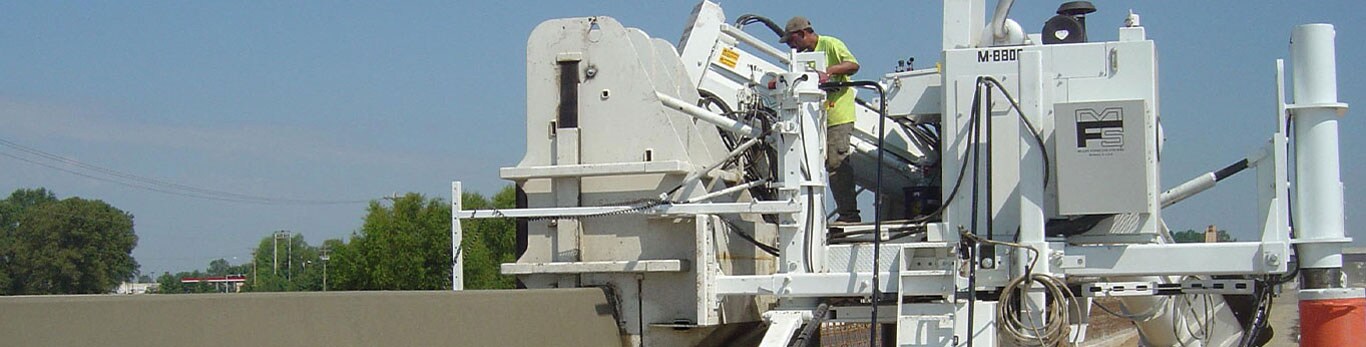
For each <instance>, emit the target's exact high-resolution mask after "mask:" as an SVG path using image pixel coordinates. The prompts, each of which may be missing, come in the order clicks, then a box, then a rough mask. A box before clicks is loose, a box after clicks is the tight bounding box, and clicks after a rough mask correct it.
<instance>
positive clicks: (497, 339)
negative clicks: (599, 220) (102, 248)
mask: <svg viewBox="0 0 1366 347" xmlns="http://www.w3.org/2000/svg"><path fill="white" fill-rule="evenodd" d="M612 311H613V308H612V307H611V305H609V304H608V302H607V300H606V298H605V296H604V295H603V293H602V291H600V290H597V289H549V290H496V291H492V290H491V291H464V292H452V291H440V292H430V291H428V292H327V293H316V292H315V293H243V294H186V295H164V294H163V295H128V296H106V295H101V296H93V295H92V296H21V297H0V336H2V337H3V338H0V339H3V341H4V342H3V343H0V344H3V345H5V346H235V347H240V346H619V345H620V343H621V342H620V341H621V340H620V339H619V337H618V336H619V332H618V329H617V325H616V322H615V321H614V319H613V317H612Z"/></svg>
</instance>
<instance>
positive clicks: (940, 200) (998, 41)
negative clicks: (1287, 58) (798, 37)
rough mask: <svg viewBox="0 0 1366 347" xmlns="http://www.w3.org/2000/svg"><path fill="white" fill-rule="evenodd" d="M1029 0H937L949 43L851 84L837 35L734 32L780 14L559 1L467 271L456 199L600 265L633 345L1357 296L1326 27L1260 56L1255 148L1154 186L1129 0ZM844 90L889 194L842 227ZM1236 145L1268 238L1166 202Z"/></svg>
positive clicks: (599, 275) (1195, 336) (1030, 338)
mask: <svg viewBox="0 0 1366 347" xmlns="http://www.w3.org/2000/svg"><path fill="white" fill-rule="evenodd" d="M1011 3H1012V1H1000V2H999V3H997V4H996V6H995V8H994V12H993V11H988V7H987V5H986V4H985V2H984V1H982V0H946V1H944V15H943V18H944V20H943V35H944V38H943V49H942V55H941V56H940V57H938V58H939V63H938V64H935V65H933V66H930V67H928V68H924V69H913V68H905V69H898V70H899V71H895V72H892V73H888V74H885V75H883V76H882V77H881V78H880V79H878V80H875V81H856V82H851V83H847V84H844V85H830V84H827V85H822V84H820V83H819V82H818V81H817V79H818V78H817V75H816V73H815V71H823V70H824V68H825V67H824V66H823V65H824V61H825V58H824V56H823V55H822V54H821V53H799V52H795V51H790V50H787V49H783V48H779V47H774V46H772V45H771V44H770V42H776V41H777V40H776V37H771V35H770V34H769V33H768V32H767V31H766V30H763V29H758V30H752V31H756V32H763V35H758V36H763V37H765V38H763V39H761V38H758V37H756V35H757V34H752V33H750V32H746V31H743V30H741V28H742V27H743V26H744V25H745V24H752V23H765V24H767V25H766V26H767V27H769V28H771V29H772V30H773V31H775V32H777V33H778V34H779V35H781V34H782V33H781V30H780V29H777V26H776V25H773V24H772V21H771V20H768V19H766V18H763V17H760V16H754V15H745V16H741V17H739V18H738V19H737V20H735V21H734V24H732V22H729V21H728V20H727V18H726V17H725V15H724V14H723V13H722V11H721V8H720V6H719V5H717V4H715V3H713V2H710V1H703V2H701V3H700V4H699V5H698V6H697V7H696V9H695V10H694V11H693V13H692V17H691V21H690V24H689V25H688V26H687V28H686V30H685V32H684V33H683V37H682V39H681V40H680V41H679V43H678V45H677V46H675V45H674V44H672V43H671V42H668V41H665V40H662V39H658V38H653V37H650V36H649V35H648V34H646V33H645V32H643V31H641V30H639V29H634V28H628V27H625V26H623V25H622V24H621V23H619V22H618V21H617V20H616V19H613V18H608V17H586V18H566V19H555V20H549V21H546V22H544V23H542V24H540V25H539V26H538V27H536V29H535V30H534V31H533V32H532V33H531V36H530V38H529V39H528V40H527V64H526V69H527V74H526V75H527V109H526V111H527V124H526V141H527V146H526V148H527V153H526V156H525V157H523V159H522V161H521V162H520V163H519V164H518V165H517V166H516V167H509V168H504V169H502V170H501V172H500V174H501V176H502V178H504V179H506V180H510V181H513V182H515V183H516V186H517V191H518V208H516V209H503V210H464V209H462V208H461V206H460V205H459V202H460V198H459V197H460V184H459V183H458V182H457V183H455V184H453V191H452V193H453V194H454V196H453V199H452V201H454V202H455V205H454V206H453V209H454V218H455V220H454V222H455V223H454V227H453V230H452V233H453V236H454V245H455V249H454V251H455V252H454V254H455V255H456V261H455V269H454V270H455V271H453V273H454V274H455V277H456V278H454V281H455V286H456V288H457V289H459V288H460V287H461V279H460V278H459V276H460V274H461V266H462V264H461V259H460V254H461V252H460V249H459V243H460V242H461V223H460V222H461V220H465V219H470V218H516V219H517V221H518V243H519V244H518V252H519V254H518V259H517V262H515V263H509V264H503V265H502V268H501V270H502V272H503V273H504V274H509V275H516V276H517V279H518V282H519V284H520V285H522V286H525V287H527V288H572V287H596V288H602V289H603V290H604V291H605V292H606V293H607V295H608V297H609V298H610V299H611V300H610V301H611V302H612V303H613V307H611V308H610V311H611V314H612V315H613V316H614V317H615V318H616V320H617V322H618V325H619V328H620V333H621V341H622V345H623V346H685V345H698V344H706V345H729V344H731V343H739V342H738V341H740V340H742V339H743V337H744V336H745V335H747V334H748V335H749V336H751V337H752V338H753V340H756V341H758V343H759V344H761V345H763V346H789V345H802V344H803V343H810V342H811V341H815V340H816V339H818V337H817V336H815V335H816V334H815V333H814V332H815V331H816V330H817V329H815V328H816V327H817V326H819V325H820V324H821V323H826V322H848V323H875V324H873V325H872V327H873V328H875V329H876V330H874V332H873V333H871V334H870V338H871V339H876V340H880V341H881V343H883V345H893V346H974V345H980V346H997V345H1007V346H1015V345H1026V346H1034V345H1047V346H1056V345H1069V344H1072V343H1075V342H1077V341H1082V340H1084V339H1085V338H1086V331H1087V327H1088V324H1087V323H1088V318H1087V317H1088V316H1089V314H1090V312H1091V311H1092V310H1094V309H1101V310H1107V311H1111V313H1112V314H1114V315H1118V316H1122V317H1125V318H1126V319H1131V320H1133V321H1134V322H1135V324H1136V326H1138V327H1139V330H1140V332H1141V335H1142V339H1143V341H1144V343H1145V344H1148V345H1154V346H1177V345H1183V346H1232V345H1245V344H1256V343H1257V342H1258V341H1262V340H1264V339H1265V338H1266V335H1267V334H1265V333H1263V332H1264V331H1265V329H1264V327H1265V326H1266V325H1267V310H1268V309H1269V307H1267V306H1268V304H1267V303H1268V302H1269V297H1270V296H1271V295H1272V293H1273V291H1274V289H1275V288H1277V287H1278V286H1279V285H1280V284H1281V283H1284V282H1285V281H1286V280H1288V279H1292V278H1295V277H1298V278H1300V281H1301V286H1302V288H1303V290H1305V291H1311V292H1315V293H1319V292H1327V293H1330V296H1331V295H1333V294H1331V293H1338V292H1342V293H1345V294H1342V295H1347V296H1353V295H1356V296H1359V295H1360V290H1352V289H1343V288H1341V287H1342V283H1341V281H1340V279H1339V278H1340V277H1339V276H1340V274H1341V266H1342V265H1341V245H1342V244H1343V243H1345V242H1348V241H1349V239H1347V238H1345V236H1344V229H1343V207H1342V194H1343V193H1342V185H1341V183H1340V182H1341V180H1340V179H1339V172H1338V142H1337V128H1336V126H1337V125H1336V122H1337V120H1338V119H1339V118H1340V117H1341V116H1342V115H1343V114H1344V113H1345V110H1346V105H1345V104H1342V103H1339V102H1338V101H1337V93H1336V80H1335V79H1336V77H1335V75H1336V71H1335V62H1334V58H1333V56H1334V31H1333V28H1332V26H1330V25H1325V24H1311V25H1304V26H1300V27H1297V28H1296V29H1295V30H1294V32H1293V33H1292V43H1291V47H1290V50H1291V56H1292V60H1291V61H1292V66H1293V69H1294V72H1295V73H1294V81H1293V90H1294V101H1293V103H1291V102H1287V101H1286V98H1285V92H1284V91H1283V90H1284V88H1283V87H1282V86H1283V85H1284V84H1285V83H1284V81H1283V77H1282V76H1283V75H1284V73H1283V71H1282V70H1283V68H1282V63H1281V62H1280V61H1277V62H1276V64H1275V65H1274V67H1275V69H1274V70H1272V69H1270V68H1268V73H1269V74H1270V73H1274V74H1275V76H1276V81H1277V84H1276V86H1275V87H1276V90H1277V102H1276V103H1275V105H1276V108H1275V109H1271V108H1268V109H1267V110H1266V114H1265V118H1264V120H1265V121H1266V122H1268V124H1270V123H1273V122H1274V124H1276V129H1277V130H1276V131H1275V132H1274V133H1272V134H1270V135H1269V136H1268V139H1267V141H1266V144H1265V146H1264V147H1262V148H1258V149H1255V150H1252V151H1251V154H1249V155H1248V156H1247V157H1246V158H1241V159H1240V160H1237V161H1236V162H1235V163H1234V164H1232V165H1229V166H1227V167H1225V168H1223V169H1220V170H1217V171H1213V172H1210V173H1208V174H1205V175H1202V176H1200V177H1197V178H1195V179H1193V180H1190V181H1187V182H1185V183H1181V184H1179V185H1176V186H1175V187H1174V188H1171V189H1169V190H1166V191H1163V190H1162V189H1161V187H1162V185H1161V178H1160V175H1159V172H1160V171H1159V165H1161V161H1160V154H1161V151H1163V150H1164V149H1163V146H1162V142H1163V140H1162V139H1163V137H1162V123H1161V113H1160V112H1159V110H1160V108H1159V103H1158V101H1159V98H1158V91H1157V76H1158V74H1157V64H1156V53H1155V43H1154V42H1153V41H1151V40H1149V39H1148V38H1147V37H1146V35H1145V31H1144V27H1143V26H1141V24H1140V22H1139V18H1138V16H1136V15H1132V14H1131V15H1130V16H1129V19H1128V20H1127V21H1126V22H1125V23H1124V24H1123V25H1122V26H1120V27H1119V28H1118V30H1119V35H1118V38H1119V39H1118V40H1117V41H1110V42H1091V41H1088V40H1087V39H1086V34H1085V33H1086V23H1085V15H1086V14H1087V13H1090V12H1093V11H1095V8H1094V7H1092V6H1091V4H1090V3H1087V2H1069V3H1065V4H1063V6H1062V7H1060V8H1059V10H1058V16H1056V17H1054V18H1053V19H1051V20H1049V21H1048V23H1046V25H1045V26H1044V30H1043V32H1041V33H1025V32H1024V31H1023V29H1021V25H1020V24H1019V23H1016V22H1015V21H1013V20H1011V19H1009V18H1007V16H1006V14H1007V13H1008V12H1009V9H1010V7H1011V5H1012V4H1011ZM989 12H991V16H990V17H989V16H988V13H989ZM1116 24H1118V23H1116ZM1093 26H1095V24H1094V23H1093ZM1268 67H1271V65H1270V64H1268ZM864 70H867V69H864ZM833 87H845V88H859V89H860V90H864V92H863V93H861V95H863V97H864V98H866V99H867V101H866V102H865V101H860V105H859V107H858V120H857V122H856V128H857V130H856V132H855V134H854V136H853V139H852V141H851V142H852V144H851V146H852V147H853V149H854V154H853V155H852V156H851V159H850V160H851V165H853V166H854V168H855V172H856V176H857V182H858V184H859V186H860V187H861V189H862V190H863V192H864V194H867V195H868V196H871V197H872V199H871V200H872V201H874V203H873V205H874V206H875V207H874V211H872V212H873V213H871V215H872V217H873V218H865V220H869V219H871V220H872V221H871V222H868V223H864V224H857V225H831V224H830V223H827V220H828V217H829V211H828V209H827V207H826V200H827V199H826V197H825V190H826V188H825V187H826V184H827V177H828V176H827V173H826V172H825V170H824V166H823V164H822V163H823V158H824V151H826V150H828V149H827V148H824V144H825V131H826V128H825V118H824V117H825V115H824V113H823V107H822V103H823V102H824V100H825V95H826V93H825V92H824V91H823V88H833ZM1289 148H1295V149H1296V151H1297V152H1296V154H1297V156H1296V162H1295V163H1293V164H1294V165H1290V164H1291V163H1287V160H1288V158H1289V157H1288V155H1287V151H1288V150H1289ZM1167 150H1180V149H1170V148H1168V149H1167ZM1230 159H1234V158H1230ZM1245 169H1251V170H1248V171H1251V173H1252V174H1254V175H1256V176H1257V179H1256V187H1255V189H1256V190H1257V192H1258V196H1259V199H1258V204H1257V216H1258V218H1259V219H1258V221H1259V223H1258V225H1260V226H1261V233H1260V234H1261V238H1260V239H1259V240H1253V241H1244V242H1223V243H1191V244H1175V243H1173V242H1172V239H1171V236H1170V234H1169V231H1168V230H1167V228H1166V226H1165V225H1164V223H1163V221H1162V211H1163V209H1164V208H1168V207H1171V206H1173V205H1174V204H1176V203H1178V202H1180V201H1181V200H1182V199H1185V198H1187V197H1189V196H1191V195H1194V194H1196V193H1199V192H1201V191H1203V190H1206V189H1208V188H1210V187H1212V186H1214V185H1215V183H1216V182H1217V181H1219V180H1222V179H1224V178H1225V177H1228V176H1230V175H1233V174H1236V173H1238V172H1240V171H1244V170H1245ZM1289 170H1296V177H1297V180H1296V181H1295V182H1293V183H1294V185H1293V187H1294V188H1295V189H1294V192H1296V193H1297V194H1296V195H1293V196H1294V199H1293V200H1292V198H1291V196H1292V195H1291V194H1292V190H1291V188H1292V185H1291V183H1292V182H1290V181H1289V179H1288V178H1287V177H1288V174H1287V173H1288V171H1289ZM1292 201H1293V203H1294V204H1293V205H1294V207H1295V213H1294V217H1295V218H1296V219H1295V220H1294V221H1293V223H1294V224H1293V225H1295V226H1296V227H1295V228H1294V230H1293V233H1292V229H1291V225H1292V220H1291V208H1290V206H1291V203H1292ZM1293 257H1297V261H1296V262H1293V263H1292V259H1295V258H1293ZM1297 275H1298V276H1297ZM1098 297H1115V298H1117V300H1116V301H1114V302H1117V303H1118V305H1114V304H1112V305H1105V306H1103V305H1098V304H1096V303H1095V301H1094V299H1095V298H1098ZM546 310H547V311H548V312H550V311H553V310H554V308H553V307H547V308H546ZM1306 329H1308V328H1306Z"/></svg>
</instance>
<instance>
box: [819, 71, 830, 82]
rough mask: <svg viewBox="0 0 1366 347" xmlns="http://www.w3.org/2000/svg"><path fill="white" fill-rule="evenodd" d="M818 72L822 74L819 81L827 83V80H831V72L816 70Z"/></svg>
mask: <svg viewBox="0 0 1366 347" xmlns="http://www.w3.org/2000/svg"><path fill="white" fill-rule="evenodd" d="M816 74H817V75H819V76H820V82H819V83H821V84H825V82H830V74H828V73H825V72H823V71H816Z"/></svg>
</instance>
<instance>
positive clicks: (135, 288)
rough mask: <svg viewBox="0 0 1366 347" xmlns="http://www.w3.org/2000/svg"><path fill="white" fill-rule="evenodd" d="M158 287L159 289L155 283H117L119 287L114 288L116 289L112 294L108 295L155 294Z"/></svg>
mask: <svg viewBox="0 0 1366 347" xmlns="http://www.w3.org/2000/svg"><path fill="white" fill-rule="evenodd" d="M159 287H161V285H160V284H158V283H156V282H152V283H132V282H123V283H119V287H118V288H116V289H114V292H113V293H110V294H123V295H131V294H147V293H149V292H151V293H155V292H156V291H157V288H159Z"/></svg>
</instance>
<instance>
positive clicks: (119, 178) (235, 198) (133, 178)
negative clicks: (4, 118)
mask: <svg viewBox="0 0 1366 347" xmlns="http://www.w3.org/2000/svg"><path fill="white" fill-rule="evenodd" d="M0 146H4V147H9V148H12V149H15V150H18V151H20V152H23V153H25V154H27V155H28V156H29V157H27V158H26V157H23V156H19V155H15V154H12V153H5V152H0V155H3V156H5V157H9V158H13V159H15V160H19V161H23V162H26V163H30V164H34V165H38V166H42V167H45V168H49V169H53V170H57V171H62V172H66V173H69V174H73V175H77V176H81V177H85V178H89V179H93V180H98V181H103V182H108V183H114V184H118V185H122V186H126V187H131V188H136V189H142V190H148V191H154V192H158V193H163V194H170V195H177V196H183V197H189V198H197V199H206V200H216V201H224V202H235V203H246V204H261V205H342V204H361V203H368V202H369V200H311V199H291V198H280V197H268V196H258V195H247V194H240V193H234V192H227V191H221V190H214V189H205V188H199V187H194V186H188V185H183V184H179V183H174V182H168V181H164V180H159V179H155V178H150V177H146V176H140V175H135V174H131V173H126V172H123V171H118V170H114V169H110V168H105V167H102V166H98V165H93V164H88V163H84V162H81V161H79V160H75V159H71V158H68V157H64V156H60V155H56V154H52V153H49V152H45V151H42V150H39V149H36V148H32V147H28V146H24V145H21V144H18V143H14V142H12V141H8V140H5V139H2V138H0ZM34 157H36V158H40V159H43V160H46V161H47V162H44V161H40V160H35V159H34ZM51 162H57V163H60V164H66V165H70V166H75V167H77V168H81V169H84V170H86V171H85V172H82V171H77V170H73V169H70V168H67V167H62V166H59V165H55V164H52V163H51Z"/></svg>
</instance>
